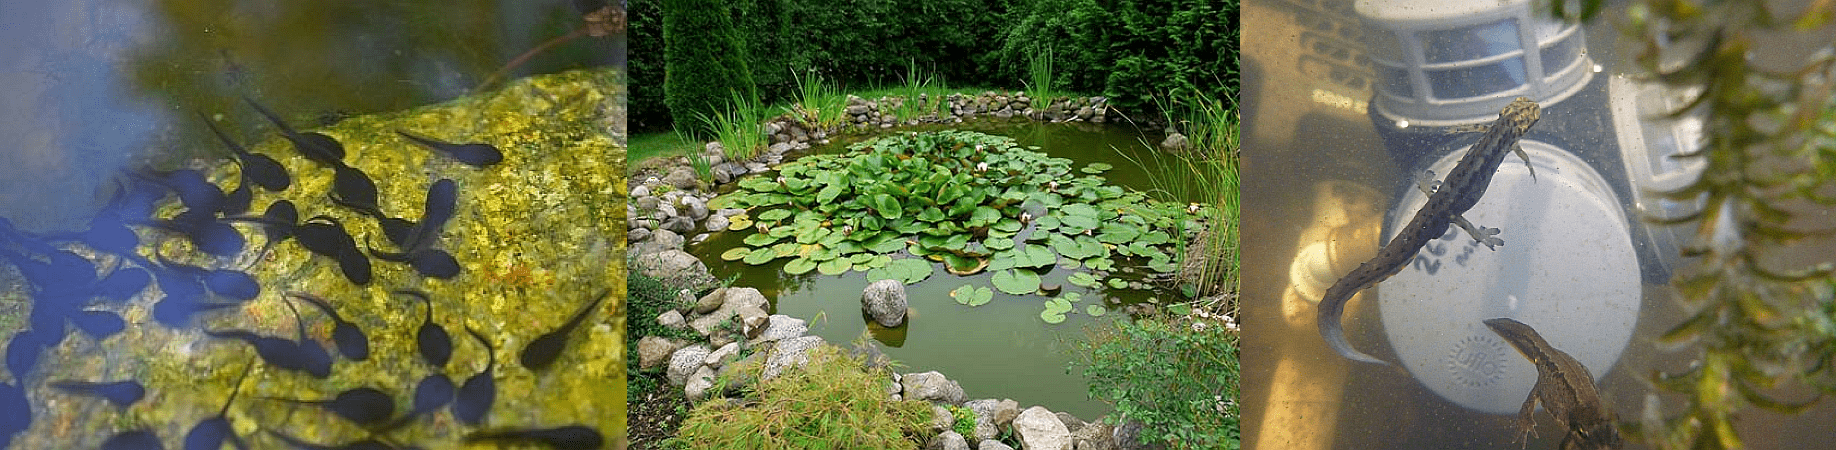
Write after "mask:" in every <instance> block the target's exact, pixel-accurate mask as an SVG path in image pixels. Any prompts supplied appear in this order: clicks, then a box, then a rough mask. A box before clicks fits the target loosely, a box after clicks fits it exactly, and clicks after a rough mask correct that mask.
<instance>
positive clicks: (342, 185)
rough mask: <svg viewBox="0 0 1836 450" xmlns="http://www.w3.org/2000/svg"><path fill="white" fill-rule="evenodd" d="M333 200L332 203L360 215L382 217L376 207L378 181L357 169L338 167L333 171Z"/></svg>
mask: <svg viewBox="0 0 1836 450" xmlns="http://www.w3.org/2000/svg"><path fill="white" fill-rule="evenodd" d="M331 200H332V203H337V204H339V205H343V206H344V207H347V208H351V209H354V210H357V212H360V213H364V214H368V215H370V216H373V217H381V216H382V211H381V210H379V209H378V206H376V181H374V180H371V179H370V176H369V175H368V174H365V173H363V171H362V170H359V169H357V168H355V167H351V166H338V167H336V168H334V169H333V173H332V192H331Z"/></svg>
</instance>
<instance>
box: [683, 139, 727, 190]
mask: <svg viewBox="0 0 1836 450" xmlns="http://www.w3.org/2000/svg"><path fill="white" fill-rule="evenodd" d="M673 133H675V135H676V139H677V140H681V141H682V142H695V140H694V138H690V137H689V136H688V133H683V132H682V130H675V131H673ZM723 145H724V144H723ZM704 149H705V147H701V146H696V145H686V146H683V147H682V159H685V160H688V163H689V167H693V168H695V175H696V176H699V177H701V179H702V180H703V181H710V182H711V181H714V165H713V164H710V163H711V162H712V161H709V160H708V154H707V152H706V151H704Z"/></svg>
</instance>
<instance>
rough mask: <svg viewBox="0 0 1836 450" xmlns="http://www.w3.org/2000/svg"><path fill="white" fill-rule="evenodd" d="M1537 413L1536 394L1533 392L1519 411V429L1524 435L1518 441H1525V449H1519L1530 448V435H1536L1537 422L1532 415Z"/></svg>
mask: <svg viewBox="0 0 1836 450" xmlns="http://www.w3.org/2000/svg"><path fill="white" fill-rule="evenodd" d="M1535 411H1536V392H1534V391H1532V392H1531V393H1530V398H1526V399H1524V407H1523V408H1521V409H1518V410H1517V429H1518V430H1521V431H1522V433H1521V434H1519V435H1518V436H1517V439H1518V440H1521V441H1524V445H1523V447H1519V448H1528V447H1529V446H1530V435H1531V434H1532V433H1536V421H1535V420H1532V419H1531V418H1530V413H1532V412H1535Z"/></svg>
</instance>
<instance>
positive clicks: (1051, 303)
mask: <svg viewBox="0 0 1836 450" xmlns="http://www.w3.org/2000/svg"><path fill="white" fill-rule="evenodd" d="M1068 312H1071V302H1068V301H1065V299H1062V298H1055V299H1051V300H1048V301H1046V303H1045V310H1044V311H1040V312H1039V318H1040V319H1042V320H1045V321H1046V323H1051V324H1056V323H1060V322H1064V321H1065V313H1068Z"/></svg>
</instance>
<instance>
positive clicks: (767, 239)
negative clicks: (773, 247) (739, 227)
mask: <svg viewBox="0 0 1836 450" xmlns="http://www.w3.org/2000/svg"><path fill="white" fill-rule="evenodd" d="M740 242H744V243H746V245H750V246H753V247H764V246H766V245H769V244H771V243H773V242H778V238H775V237H771V235H769V234H757V233H754V234H752V235H749V236H746V239H745V240H742V241H740Z"/></svg>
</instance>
